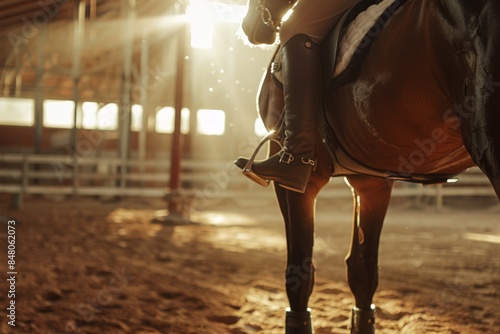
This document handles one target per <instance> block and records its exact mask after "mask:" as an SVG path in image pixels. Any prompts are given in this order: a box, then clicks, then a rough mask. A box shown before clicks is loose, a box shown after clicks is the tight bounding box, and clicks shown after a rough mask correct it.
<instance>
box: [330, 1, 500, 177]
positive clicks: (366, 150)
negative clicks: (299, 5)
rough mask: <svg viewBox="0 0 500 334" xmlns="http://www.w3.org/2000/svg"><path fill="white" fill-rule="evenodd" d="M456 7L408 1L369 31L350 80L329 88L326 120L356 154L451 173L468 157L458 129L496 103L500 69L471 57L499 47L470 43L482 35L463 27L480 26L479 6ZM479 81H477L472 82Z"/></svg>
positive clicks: (468, 162)
mask: <svg viewBox="0 0 500 334" xmlns="http://www.w3.org/2000/svg"><path fill="white" fill-rule="evenodd" d="M450 2H451V1H450ZM457 8H462V9H461V10H459V9H456V10H455V11H454V10H453V6H451V9H450V8H449V7H443V6H442V5H441V4H440V3H439V1H432V0H422V1H416V0H414V1H409V2H408V3H407V4H406V5H405V6H404V7H403V8H402V9H401V10H400V11H398V12H397V14H395V15H394V16H393V17H392V19H391V22H390V23H389V24H388V26H387V27H386V28H385V29H384V30H382V31H381V33H380V35H379V36H377V37H376V38H375V40H374V41H373V43H372V44H371V46H370V49H369V51H368V52H367V53H366V54H365V56H364V57H363V62H362V63H361V64H360V66H359V67H358V68H357V69H356V71H354V72H353V73H352V74H351V80H350V81H349V82H348V83H347V84H344V85H342V86H340V87H335V88H334V89H332V90H331V91H329V92H328V95H327V98H326V109H327V110H329V111H330V112H329V114H328V118H329V121H330V123H331V124H332V125H333V127H334V129H335V131H336V134H337V136H338V137H339V140H340V142H341V143H342V145H343V146H344V147H345V148H346V149H347V150H348V151H349V152H350V154H351V155H353V157H354V158H356V159H358V160H360V161H363V162H365V163H367V164H368V165H369V166H372V167H374V168H377V169H380V170H390V171H398V172H400V173H404V174H411V173H418V174H454V173H460V172H462V171H463V170H464V169H466V168H468V167H470V166H472V165H473V164H474V162H473V160H472V159H471V157H470V154H469V152H468V151H467V150H466V148H465V146H464V141H463V139H462V135H463V131H462V130H463V128H464V127H469V126H472V125H471V121H472V120H473V119H475V118H481V115H480V114H482V119H485V118H486V117H485V115H484V113H488V112H489V111H488V110H486V109H487V108H488V106H487V104H488V103H489V104H490V106H489V108H493V107H494V106H493V105H491V104H492V102H491V99H492V98H493V96H495V98H496V99H497V103H496V106H495V107H496V108H498V106H499V105H498V95H499V94H498V92H496V89H499V88H498V87H496V88H495V82H494V79H497V80H500V78H498V75H500V73H498V71H496V72H495V73H492V72H491V71H489V70H487V69H486V68H485V67H486V66H485V65H483V66H478V64H477V63H476V62H474V61H471V60H474V59H476V58H477V57H478V55H485V57H487V56H488V55H487V52H488V50H490V51H489V52H490V54H495V52H496V54H498V44H496V45H491V44H490V45H473V46H474V47H472V46H471V44H472V41H473V40H474V38H481V36H467V35H466V34H467V31H474V30H475V29H470V25H471V24H476V25H478V26H479V23H480V21H479V16H480V15H481V12H483V11H484V9H482V10H481V12H479V13H474V12H466V13H464V12H463V7H459V6H458V7H457ZM498 13H499V12H498V11H497V14H498ZM497 36H498V34H497ZM487 48H489V49H487ZM491 49H494V50H491ZM361 51H363V50H361ZM481 68H482V71H481ZM496 68H498V67H496ZM495 74H496V75H497V76H494V75H495ZM478 83H479V84H480V86H481V87H482V89H479V90H478V89H474V87H477V86H478ZM476 126H481V124H478V125H476Z"/></svg>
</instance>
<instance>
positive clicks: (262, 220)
mask: <svg viewBox="0 0 500 334" xmlns="http://www.w3.org/2000/svg"><path fill="white" fill-rule="evenodd" d="M0 199H2V204H0V216H4V217H8V218H9V219H14V220H15V221H16V252H17V253H16V258H15V259H16V268H15V269H16V270H17V273H18V274H17V277H16V286H15V292H16V296H15V302H16V304H15V305H16V327H15V328H12V327H11V326H9V325H8V324H7V321H8V319H7V318H6V315H7V312H8V311H7V310H6V307H7V306H8V303H9V301H10V300H11V299H10V298H8V294H7V293H8V289H9V287H8V285H7V284H5V282H6V276H7V274H6V273H7V272H8V271H9V270H8V268H7V243H6V241H7V238H6V236H7V233H8V232H7V221H8V219H7V220H6V219H5V218H3V219H2V221H1V222H0V228H1V229H2V230H1V231H0V237H1V238H0V241H1V253H0V254H1V256H0V259H1V263H0V270H1V272H2V273H3V274H4V275H5V279H2V284H1V285H0V290H1V293H0V305H2V307H1V309H2V310H3V311H1V312H2V313H3V314H2V318H3V319H2V322H1V324H0V333H29V334H50V333H54V334H55V333H57V334H60V333H92V334H100V333H104V334H115V333H116V334H118V333H134V334H146V333H169V334H170V333H171V334H223V333H232V334H244V333H264V334H282V333H283V316H284V309H285V307H286V306H287V300H286V296H285V293H284V275H283V269H284V256H285V239H284V232H283V228H282V221H281V217H280V216H279V214H278V209H277V206H276V205H275V203H274V202H273V201H269V200H262V201H261V202H260V203H257V202H255V203H248V204H246V205H244V206H243V205H241V203H236V202H234V201H228V202H218V203H213V204H212V205H211V206H210V207H208V208H207V209H206V210H203V211H201V212H197V213H195V214H194V215H193V219H194V220H197V221H199V222H200V224H199V225H189V226H176V227H162V226H161V225H158V224H151V223H150V220H151V218H152V217H153V214H154V212H155V210H160V209H162V208H164V207H165V205H164V203H163V202H162V201H160V200H143V199H126V200H121V201H118V200H98V199H88V198H79V199H72V200H64V201H62V200H61V199H59V200H55V199H43V198H39V199H30V200H27V201H26V203H25V205H24V208H23V209H22V210H17V211H16V210H12V209H8V208H7V204H6V203H7V202H8V197H0ZM333 208H335V209H333ZM317 218H318V223H317V226H316V248H315V257H316V258H315V261H316V267H317V283H316V286H315V292H314V293H313V296H312V298H311V303H310V306H311V308H312V309H313V324H314V327H315V333H316V334H326V333H335V334H339V333H348V330H347V323H348V317H349V313H350V311H349V310H350V308H351V307H352V305H353V300H352V297H351V294H350V291H349V289H348V286H347V283H346V282H345V279H344V264H343V259H344V256H345V254H346V252H347V249H348V244H349V238H350V236H349V233H350V225H351V202H350V200H348V199H338V200H336V201H332V202H326V201H319V203H318V216H317ZM499 230H500V207H499V205H498V203H497V202H496V200H492V199H482V200H471V199H461V200H459V201H453V202H452V203H447V204H446V207H445V209H444V210H443V211H442V212H437V210H436V209H435V208H433V207H431V206H429V205H422V204H421V205H415V204H414V203H412V202H410V201H408V200H405V201H403V200H400V199H399V200H395V201H394V202H393V203H392V204H391V207H390V210H389V213H388V217H387V220H386V224H385V227H384V231H383V234H382V242H381V249H380V285H379V290H378V292H377V294H376V297H375V303H376V305H377V307H378V324H377V327H378V329H379V330H378V332H377V333H381V334H393V333H394V334H395V333H411V334H418V333H443V334H444V333H449V334H452V333H467V334H476V333H488V334H495V333H500V236H499Z"/></svg>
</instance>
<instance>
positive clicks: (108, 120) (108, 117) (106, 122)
mask: <svg viewBox="0 0 500 334" xmlns="http://www.w3.org/2000/svg"><path fill="white" fill-rule="evenodd" d="M97 129H99V130H116V129H118V104H116V103H108V104H106V105H105V106H104V107H102V108H101V109H99V110H98V112H97Z"/></svg>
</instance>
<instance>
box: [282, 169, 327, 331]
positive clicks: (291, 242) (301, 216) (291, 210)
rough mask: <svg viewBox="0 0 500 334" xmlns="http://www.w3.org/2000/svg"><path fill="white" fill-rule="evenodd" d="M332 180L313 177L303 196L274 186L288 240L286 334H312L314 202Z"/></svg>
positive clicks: (325, 177) (314, 174)
mask: <svg viewBox="0 0 500 334" xmlns="http://www.w3.org/2000/svg"><path fill="white" fill-rule="evenodd" d="M328 179H329V176H328V175H323V176H320V175H319V174H317V173H313V174H312V175H311V178H310V180H309V184H308V187H307V189H306V192H305V193H304V194H300V193H296V192H293V191H289V190H286V189H284V188H281V187H279V186H278V185H276V186H275V191H276V196H277V198H278V202H279V205H280V209H281V212H282V214H283V218H284V221H285V230H286V239H287V264H286V292H287V296H288V300H289V303H290V308H289V309H287V312H286V334H311V333H312V324H311V315H310V310H309V309H308V303H309V297H310V296H311V293H312V290H313V285H314V264H313V261H312V258H313V243H314V211H315V200H316V196H317V194H318V192H319V189H320V188H321V187H323V186H324V185H325V184H326V183H327V182H328Z"/></svg>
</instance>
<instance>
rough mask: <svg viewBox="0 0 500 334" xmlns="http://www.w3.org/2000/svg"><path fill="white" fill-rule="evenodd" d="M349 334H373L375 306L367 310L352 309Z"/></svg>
mask: <svg viewBox="0 0 500 334" xmlns="http://www.w3.org/2000/svg"><path fill="white" fill-rule="evenodd" d="M351 334H375V305H371V307H370V309H368V310H362V309H359V308H357V307H353V308H352V315H351Z"/></svg>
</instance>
